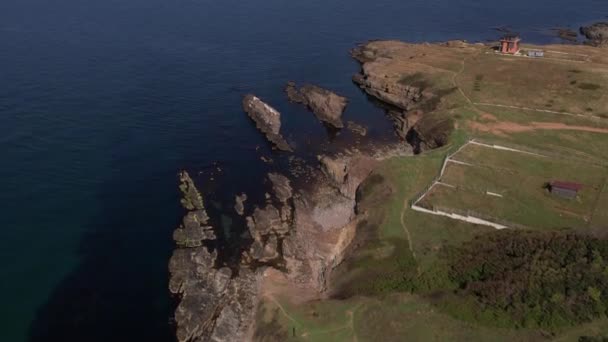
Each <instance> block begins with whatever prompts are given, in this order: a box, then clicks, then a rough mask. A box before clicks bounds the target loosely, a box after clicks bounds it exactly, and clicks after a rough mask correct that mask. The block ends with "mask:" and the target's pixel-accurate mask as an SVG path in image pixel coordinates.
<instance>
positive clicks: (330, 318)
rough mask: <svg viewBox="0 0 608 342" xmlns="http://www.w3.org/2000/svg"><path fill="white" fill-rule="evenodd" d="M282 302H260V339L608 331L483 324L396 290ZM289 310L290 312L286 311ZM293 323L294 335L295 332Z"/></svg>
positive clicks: (573, 335)
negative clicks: (375, 295) (386, 293)
mask: <svg viewBox="0 0 608 342" xmlns="http://www.w3.org/2000/svg"><path fill="white" fill-rule="evenodd" d="M279 305H281V307H282V308H283V309H284V310H285V311H286V313H284V312H283V311H282V310H281V309H280V308H279V306H278V305H277V304H276V303H274V302H271V301H269V300H265V301H263V302H262V304H261V309H260V310H261V311H262V312H263V314H262V315H259V316H258V322H257V335H256V338H255V340H256V341H273V342H274V341H315V342H325V341H327V342H330V341H331V342H334V341H335V342H341V341H349V342H350V341H353V340H355V338H356V340H358V341H375V340H378V339H379V338H381V339H382V341H387V342H389V341H404V340H407V341H425V342H426V341H463V342H464V341H552V340H554V341H559V342H570V341H571V342H575V341H578V339H579V337H580V336H598V335H601V334H606V333H608V320H606V319H601V320H597V321H594V322H592V323H588V324H585V325H583V326H580V327H575V328H568V329H563V330H560V331H556V332H553V333H551V334H549V333H543V332H541V331H538V330H529V329H517V330H514V329H503V328H496V327H484V326H480V325H477V324H475V323H472V322H467V321H464V320H459V319H455V318H453V317H452V316H450V315H448V314H446V313H443V312H442V311H440V310H439V309H438V308H437V307H435V306H434V305H432V304H430V301H429V300H428V299H426V298H424V297H421V296H416V295H408V294H393V295H390V296H386V297H382V298H367V297H356V298H350V299H348V300H340V301H338V300H324V301H316V302H311V303H305V304H299V305H295V304H290V303H289V302H287V301H285V300H281V301H280V302H279ZM286 314H287V315H289V317H288V316H287V315H286ZM294 328H295V337H294V336H293V332H294Z"/></svg>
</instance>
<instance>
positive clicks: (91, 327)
mask: <svg viewBox="0 0 608 342" xmlns="http://www.w3.org/2000/svg"><path fill="white" fill-rule="evenodd" d="M117 164H118V163H117ZM115 167H116V170H121V172H114V175H116V177H114V178H111V179H108V180H107V181H106V182H104V183H103V184H101V186H100V187H99V190H98V199H99V201H98V202H99V203H96V205H97V204H99V206H100V208H101V209H100V211H99V214H98V215H97V216H96V217H95V219H94V220H93V221H91V222H90V223H89V226H88V227H87V232H86V233H85V235H84V236H83V237H82V239H81V242H80V246H79V250H78V254H79V257H80V259H81V262H80V264H79V266H78V267H77V268H76V269H74V270H73V271H72V272H71V273H70V274H69V275H67V276H66V277H65V278H64V279H63V280H62V281H61V283H59V284H58V285H57V286H56V288H55V289H54V291H53V292H52V294H51V295H50V297H49V298H48V301H47V302H46V304H45V305H43V306H42V307H41V308H40V309H39V310H38V312H37V315H36V317H35V319H34V321H33V323H32V325H31V327H30V331H29V341H31V342H39V341H40V342H42V341H44V342H55V341H58V342H70V341H100V342H101V341H104V342H107V341H174V340H175V334H174V328H173V325H172V324H171V317H172V315H173V311H174V307H173V304H172V303H171V301H170V298H169V296H168V291H167V289H166V288H167V278H168V271H167V260H168V259H169V256H170V255H171V252H172V249H173V244H172V241H171V233H172V231H173V228H174V227H175V226H176V225H177V224H178V222H179V217H180V213H181V208H180V207H179V199H178V193H177V191H176V190H175V181H174V177H173V175H172V174H171V173H170V172H169V173H166V172H163V173H156V175H151V176H150V175H148V176H145V177H142V175H141V173H140V172H139V171H141V170H136V169H137V168H136V167H132V168H129V167H126V168H125V163H121V167H118V165H115ZM117 189H120V191H117ZM151 192H154V193H156V194H157V195H156V196H149V194H150V193H151ZM158 194H161V195H158ZM159 202H162V203H159ZM150 208H163V211H154V210H150ZM55 228H56V229H61V227H55ZM159 232H160V234H159ZM48 257H49V258H52V257H53V256H52V255H49V256H48Z"/></svg>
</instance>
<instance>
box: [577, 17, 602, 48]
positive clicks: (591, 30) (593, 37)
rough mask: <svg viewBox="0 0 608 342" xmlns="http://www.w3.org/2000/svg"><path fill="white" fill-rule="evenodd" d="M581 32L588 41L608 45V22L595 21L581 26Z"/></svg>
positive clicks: (596, 44)
mask: <svg viewBox="0 0 608 342" xmlns="http://www.w3.org/2000/svg"><path fill="white" fill-rule="evenodd" d="M580 30H581V34H583V35H584V36H585V37H586V38H587V43H588V44H590V45H593V46H598V47H608V22H600V23H595V24H593V25H589V26H583V27H581V29H580Z"/></svg>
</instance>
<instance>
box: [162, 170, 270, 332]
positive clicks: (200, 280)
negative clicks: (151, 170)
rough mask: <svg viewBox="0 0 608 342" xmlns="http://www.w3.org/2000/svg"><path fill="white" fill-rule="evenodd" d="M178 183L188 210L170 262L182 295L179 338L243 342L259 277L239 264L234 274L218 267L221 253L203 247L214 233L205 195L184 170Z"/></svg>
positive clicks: (173, 284) (172, 280)
mask: <svg viewBox="0 0 608 342" xmlns="http://www.w3.org/2000/svg"><path fill="white" fill-rule="evenodd" d="M180 182H181V184H180V190H181V191H182V194H183V199H182V204H183V206H184V208H186V209H187V210H188V213H187V214H186V215H185V217H184V220H183V223H182V225H180V227H178V228H177V229H176V230H175V232H174V238H175V241H176V244H177V246H178V248H177V249H176V250H175V251H174V252H173V256H172V257H171V260H170V261H169V272H170V275H171V277H170V280H169V290H170V291H171V293H173V294H176V295H178V296H179V305H178V307H177V309H176V310H175V322H176V324H177V332H176V335H177V340H178V341H180V342H182V341H184V342H185V341H201V342H202V341H242V340H245V339H246V338H247V337H246V336H247V335H248V334H249V330H250V327H251V324H252V320H253V314H254V309H255V307H256V305H257V300H258V297H257V293H258V291H259V285H260V280H261V278H260V275H258V274H257V273H255V272H253V271H251V270H250V269H248V268H241V269H240V270H239V273H238V276H234V275H233V273H232V271H231V269H230V268H227V267H222V268H217V267H216V261H217V252H216V251H213V250H210V249H209V248H208V247H206V246H205V241H208V240H214V239H215V234H214V233H213V228H212V227H211V226H209V225H208V219H209V218H208V216H207V213H206V212H205V208H204V204H203V200H202V196H201V195H200V193H199V192H198V190H197V189H196V187H195V185H194V182H193V180H192V179H191V178H190V176H189V175H188V173H187V172H182V173H181V174H180Z"/></svg>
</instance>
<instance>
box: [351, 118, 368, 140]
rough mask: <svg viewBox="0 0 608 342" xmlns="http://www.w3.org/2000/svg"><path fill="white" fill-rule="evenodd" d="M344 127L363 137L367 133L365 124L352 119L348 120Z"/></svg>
mask: <svg viewBox="0 0 608 342" xmlns="http://www.w3.org/2000/svg"><path fill="white" fill-rule="evenodd" d="M346 127H348V129H349V130H350V131H351V132H353V133H357V134H359V135H360V136H362V137H364V136H366V135H367V128H365V126H363V125H359V124H358V123H355V122H353V121H348V122H347V123H346Z"/></svg>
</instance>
